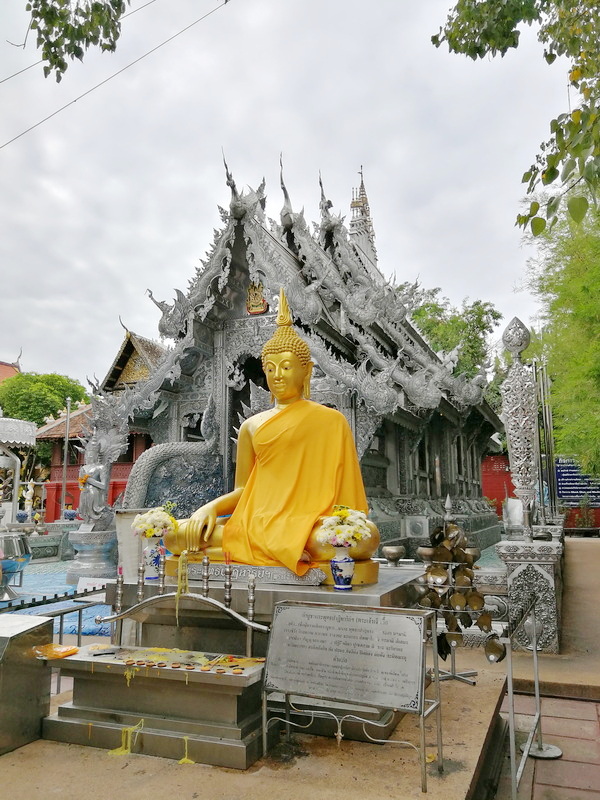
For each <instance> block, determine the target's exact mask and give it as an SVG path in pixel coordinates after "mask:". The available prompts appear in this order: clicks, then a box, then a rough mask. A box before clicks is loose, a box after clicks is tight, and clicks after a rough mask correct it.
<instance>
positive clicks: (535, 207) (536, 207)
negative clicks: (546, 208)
mask: <svg viewBox="0 0 600 800" xmlns="http://www.w3.org/2000/svg"><path fill="white" fill-rule="evenodd" d="M539 210H540V204H539V203H538V202H537V200H534V201H533V203H532V204H531V205H530V206H529V216H530V217H535V215H536V214H537V212H538V211H539Z"/></svg>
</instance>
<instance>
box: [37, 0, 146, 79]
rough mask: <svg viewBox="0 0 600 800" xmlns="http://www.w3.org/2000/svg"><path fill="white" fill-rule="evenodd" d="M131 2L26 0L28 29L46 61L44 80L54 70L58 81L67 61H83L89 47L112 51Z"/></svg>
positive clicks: (122, 0) (114, 0)
mask: <svg viewBox="0 0 600 800" xmlns="http://www.w3.org/2000/svg"><path fill="white" fill-rule="evenodd" d="M129 2H130V0H104V2H100V1H99V0H78V2H77V3H72V2H70V0H29V2H28V3H27V4H26V6H25V8H26V10H27V11H29V13H30V14H31V20H30V22H29V30H33V31H35V32H36V35H37V46H38V48H39V49H40V50H41V51H42V60H43V61H45V62H46V64H45V66H44V74H45V75H46V77H48V75H50V73H51V72H52V71H54V74H55V77H56V80H57V81H60V80H61V78H62V76H63V74H64V72H65V70H66V69H67V67H68V62H67V58H70V59H71V60H72V59H74V58H78V59H79V60H80V61H82V60H83V56H84V53H85V51H86V50H87V49H88V48H89V47H99V48H100V49H101V50H103V51H109V52H113V51H114V50H115V49H116V46H117V41H118V39H119V36H120V35H121V17H122V16H123V14H124V13H125V11H126V10H127V6H128V5H129Z"/></svg>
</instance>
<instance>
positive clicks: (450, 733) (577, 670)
mask: <svg viewBox="0 0 600 800" xmlns="http://www.w3.org/2000/svg"><path fill="white" fill-rule="evenodd" d="M599 567H600V540H586V539H569V540H567V543H566V558H565V596H564V606H563V621H564V635H563V652H562V653H561V655H559V656H541V657H540V674H541V679H542V685H543V694H545V695H547V696H545V697H544V698H543V701H542V713H543V718H542V729H543V732H544V740H545V741H547V742H548V743H551V744H556V745H557V746H559V747H560V748H561V749H562V751H563V756H562V758H561V759H559V760H557V761H540V760H536V761H534V760H533V759H528V761H527V765H526V769H525V773H524V777H523V780H522V782H521V787H520V790H519V794H518V798H519V800H600V727H599V720H600V711H599V709H600V703H598V702H596V701H597V700H600V615H599V614H598V613H597V609H598V607H599V605H600V581H598V578H597V572H598V568H599ZM457 666H458V668H459V669H464V668H467V667H473V668H475V669H477V670H479V675H478V678H477V685H476V686H475V687H470V686H466V685H465V684H460V683H458V682H455V681H447V682H445V683H444V684H443V686H442V691H443V698H444V712H443V719H444V742H445V758H446V771H445V773H444V775H443V776H438V775H437V773H436V770H435V764H431V765H430V770H429V776H430V785H429V793H428V795H427V796H426V797H427V798H428V800H437V799H438V798H440V799H443V800H462V798H464V797H466V796H468V794H469V791H470V787H471V785H472V780H473V774H474V772H475V771H476V769H477V752H478V751H479V749H480V747H481V742H482V740H483V737H484V735H485V731H486V730H487V726H488V724H489V720H490V718H491V715H492V712H493V708H492V706H493V702H494V700H493V698H494V697H496V698H497V697H498V693H499V686H500V684H501V682H502V680H503V678H504V676H505V668H506V664H505V663H504V662H503V663H501V664H498V665H488V664H487V663H486V662H485V661H484V660H483V656H482V654H481V652H479V651H470V652H467V651H459V656H458V657H457ZM515 673H516V676H517V678H518V679H519V681H520V682H521V685H522V686H523V687H524V688H527V682H528V681H530V676H531V655H530V654H527V653H524V654H522V655H517V657H516V658H515ZM65 688H66V687H65V686H63V690H64V689H65ZM574 698H583V699H574ZM63 700H64V698H63ZM532 703H533V699H532V698H531V697H528V696H519V697H517V701H516V712H517V715H518V716H517V723H518V726H519V727H520V728H522V729H524V730H526V729H528V728H529V726H530V722H531V717H530V714H531V712H532V710H533V706H532ZM415 734H416V728H415V726H414V718H411V719H410V720H409V721H408V722H407V723H406V724H402V725H401V726H400V727H399V728H398V730H397V731H396V733H395V734H394V738H395V739H400V738H403V737H404V736H406V738H409V739H410V738H412V737H414V736H415ZM428 740H429V743H430V745H431V746H432V747H433V746H434V745H435V740H434V737H432V734H431V733H430V734H429V735H428ZM0 775H1V776H2V777H1V782H0V786H1V788H0V797H2V798H3V797H4V796H6V797H15V798H23V800H48V798H53V797H56V798H59V797H60V798H65V797H66V798H68V800H70V798H77V800H100V798H103V797H105V796H106V794H109V795H112V794H116V795H118V796H122V797H127V798H131V800H146V799H147V798H149V797H153V796H160V797H163V796H165V795H166V796H168V797H172V798H174V800H194V799H195V798H200V797H210V798H211V799H212V800H241V798H249V800H253V798H259V797H260V798H263V797H264V798H265V800H270V798H272V797H277V800H305V798H306V797H307V796H308V797H311V796H312V797H314V798H315V800H329V798H331V800H333V799H334V798H335V800H338V798H339V797H340V796H342V794H343V796H344V797H345V798H346V800H355V798H356V800H364V798H365V797H369V798H371V800H387V798H390V800H391V799H392V798H394V800H405V798H413V797H415V798H416V797H424V795H422V794H421V792H420V788H419V777H418V770H417V769H416V763H415V759H414V755H413V754H412V753H411V751H406V750H403V749H400V748H395V747H393V746H378V745H371V744H363V743H354V742H350V741H343V742H342V745H341V748H340V749H338V748H337V746H336V743H335V741H333V740H331V739H323V738H322V737H308V736H304V737H303V736H300V737H299V750H298V751H297V752H296V754H295V755H294V754H292V755H291V757H290V758H289V760H286V759H285V758H278V759H273V758H268V759H263V760H261V761H259V762H258V763H257V764H256V765H254V767H252V768H251V769H250V770H248V771H246V772H243V773H240V772H238V771H235V770H227V769H221V768H217V767H207V766H203V765H199V764H195V765H185V766H180V765H179V764H177V763H176V762H174V761H167V760H165V759H157V758H151V757H148V756H141V755H129V756H121V757H119V758H116V757H114V756H110V755H109V754H108V753H107V752H106V751H102V750H96V749H93V748H85V747H78V746H76V745H63V744H59V743H54V742H45V741H38V742H34V743H32V744H30V745H27V746H26V747H23V748H20V749H19V750H17V751H15V752H14V753H8V754H5V755H3V756H1V757H0ZM508 780H509V762H508V759H507V758H505V759H504V769H503V775H502V778H501V784H500V786H499V791H498V795H497V800H509V798H510V797H511V793H510V784H509V782H508ZM472 800H481V799H480V798H478V797H477V796H474V797H472Z"/></svg>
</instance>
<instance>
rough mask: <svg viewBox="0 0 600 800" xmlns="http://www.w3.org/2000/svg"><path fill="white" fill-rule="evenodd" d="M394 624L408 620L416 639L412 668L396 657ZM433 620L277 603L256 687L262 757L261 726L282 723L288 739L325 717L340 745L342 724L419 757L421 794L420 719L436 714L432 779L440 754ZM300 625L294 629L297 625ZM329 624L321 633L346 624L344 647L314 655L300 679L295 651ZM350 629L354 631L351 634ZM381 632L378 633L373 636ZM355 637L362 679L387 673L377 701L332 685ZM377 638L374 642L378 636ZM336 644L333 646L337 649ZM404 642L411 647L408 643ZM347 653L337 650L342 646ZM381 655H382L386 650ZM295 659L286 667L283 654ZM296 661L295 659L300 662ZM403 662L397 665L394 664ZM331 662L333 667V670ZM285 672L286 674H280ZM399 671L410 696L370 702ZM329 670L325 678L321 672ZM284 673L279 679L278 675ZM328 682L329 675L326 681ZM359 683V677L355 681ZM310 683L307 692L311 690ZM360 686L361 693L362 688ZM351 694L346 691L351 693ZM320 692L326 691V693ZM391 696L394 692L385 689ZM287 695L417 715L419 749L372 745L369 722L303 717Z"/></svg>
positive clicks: (313, 714)
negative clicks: (429, 692)
mask: <svg viewBox="0 0 600 800" xmlns="http://www.w3.org/2000/svg"><path fill="white" fill-rule="evenodd" d="M400 618H402V620H403V621H404V620H407V621H408V620H410V622H411V623H414V625H415V627H416V633H417V636H416V639H415V638H414V637H413V636H412V628H409V629H408V630H409V631H411V640H414V641H415V644H416V646H417V652H416V653H413V655H414V657H413V659H412V661H408V662H407V658H408V657H409V656H410V655H411V654H405V653H404V651H403V650H402V642H401V640H400V639H401V636H400V631H399V628H401V627H402V626H401V625H400V624H399V623H400ZM435 620H436V617H435V613H434V612H433V611H429V610H428V611H423V610H419V609H399V608H380V607H377V608H372V607H368V606H352V605H335V604H330V603H310V602H294V601H289V600H285V601H283V602H281V603H277V605H276V606H275V609H274V614H273V621H272V624H271V635H270V637H269V645H268V650H267V658H266V663H265V673H264V682H263V752H264V754H266V753H267V739H268V737H267V732H268V727H269V725H270V724H272V723H273V722H275V721H279V722H283V723H284V724H285V725H286V732H287V737H288V740H289V739H290V734H291V726H294V727H296V728H300V729H303V728H307V727H309V726H310V725H311V724H312V722H313V721H314V720H315V719H318V718H328V719H334V720H335V721H336V722H337V732H336V734H335V736H336V739H337V740H338V743H339V742H340V741H341V739H342V738H343V734H342V726H343V724H344V722H346V721H352V722H362V723H363V725H362V729H363V733H364V735H365V737H366V738H367V739H368V740H369V741H372V742H377V743H379V744H395V745H400V746H404V747H411V748H412V749H414V750H416V751H417V753H418V754H419V761H420V767H421V790H422V791H423V792H426V791H427V750H426V741H425V720H426V718H427V717H428V716H429V715H430V714H431V713H434V712H435V714H436V723H437V764H438V772H440V773H441V772H443V768H444V767H443V747H442V722H441V698H440V683H439V665H438V653H437V641H436V637H435V636H432V637H429V636H428V632H429V631H430V630H432V629H433V630H435ZM299 621H300V622H301V623H302V625H301V626H300V625H298V622H299ZM327 624H329V628H328V630H333V629H334V627H333V626H339V625H344V624H345V625H346V628H345V630H346V631H347V643H344V642H342V644H341V647H339V648H338V649H336V650H335V651H328V652H319V655H318V658H317V663H316V664H307V670H306V674H302V662H301V661H298V660H297V657H296V656H297V654H298V651H301V650H302V645H303V640H304V643H306V641H307V640H310V638H311V626H312V633H313V636H314V639H315V640H316V641H319V640H320V641H323V637H324V636H325V633H324V630H325V628H324V625H325V626H327ZM353 624H356V625H358V626H360V630H359V628H358V627H357V628H356V629H355V630H352V627H348V626H352V625H353ZM381 632H383V633H381ZM364 634H367V636H366V638H361V642H362V645H361V651H360V652H361V659H360V663H361V668H363V667H364V670H365V671H366V672H367V673H368V672H369V670H370V671H371V672H370V675H371V676H372V675H373V674H374V672H373V670H377V669H381V667H382V665H383V664H384V662H387V663H385V666H386V668H387V673H386V676H385V679H384V683H387V687H386V688H384V690H383V692H382V693H380V694H379V695H378V692H377V687H376V688H375V689H372V688H371V686H369V688H368V689H367V690H366V692H365V695H366V696H361V694H360V691H358V692H357V687H356V685H355V684H354V685H353V684H352V682H351V681H347V682H346V688H345V689H344V688H341V689H340V681H338V680H336V678H335V674H334V673H335V671H336V670H337V671H340V670H344V669H345V667H343V666H342V667H340V666H336V663H344V662H343V658H344V656H346V655H350V654H352V655H353V656H355V655H356V652H357V651H356V650H355V649H354V650H353V649H352V648H353V647H356V641H357V638H356V637H358V636H361V637H364ZM380 634H381V635H380ZM429 641H431V643H432V652H433V668H432V670H431V672H430V677H431V682H432V684H433V686H434V696H433V698H431V699H430V698H426V697H425V688H426V676H427V665H426V651H425V648H426V645H427V643H428V642H429ZM339 643H340V640H339V639H338V644H339ZM411 643H412V642H411ZM345 646H346V647H347V648H348V649H347V651H344V647H345ZM386 648H387V652H385V651H386ZM288 652H290V653H295V654H296V655H295V656H294V655H292V656H290V662H289V663H288V664H286V654H287V653H288ZM300 657H301V656H300ZM400 661H402V662H404V663H403V664H402V665H400V664H399V662H400ZM334 662H336V663H334ZM286 667H288V669H287V671H286ZM400 669H404V670H407V669H409V670H410V671H411V672H412V674H413V677H414V680H413V682H412V684H411V685H412V686H413V687H416V688H415V690H414V692H413V689H412V688H411V690H410V691H411V695H412V696H411V697H410V698H407V697H406V694H405V695H404V697H403V695H402V689H401V687H400V686H397V690H398V692H399V693H398V694H397V695H396V696H392V695H389V697H388V699H389V701H390V702H388V703H387V704H385V705H383V704H382V703H379V702H377V697H378V696H379V697H381V696H385V695H386V692H388V693H389V688H390V682H391V683H392V684H393V681H394V680H397V679H398V678H399V674H398V672H399V671H400ZM328 670H329V673H328ZM284 672H285V674H284ZM331 676H334V677H333V679H332V678H331ZM363 677H364V676H363ZM328 678H329V679H330V680H331V681H332V682H331V685H330V687H329V688H330V689H331V691H329V692H327V693H325V694H323V693H322V690H321V691H320V690H319V687H318V685H317V683H318V682H319V681H320V680H323V681H324V682H325V683H326V682H327V680H328ZM311 682H312V683H313V684H314V686H311ZM366 685H367V684H366V682H363V686H365V687H366ZM351 687H352V688H351ZM325 688H328V687H327V686H326V687H325ZM392 691H396V689H392ZM273 692H278V693H281V694H283V695H284V699H285V717H279V716H271V717H270V718H269V716H268V710H269V709H268V696H269V695H270V694H272V693H273ZM291 696H295V697H299V698H312V699H315V700H321V701H326V702H328V703H335V702H342V703H348V702H351V703H355V704H357V705H359V706H362V707H364V708H377V709H381V708H389V709H390V710H391V711H402V712H405V713H413V714H418V716H419V729H420V736H419V746H417V745H415V744H413V743H412V742H407V741H396V740H391V741H390V740H387V739H379V738H376V737H374V736H372V735H371V733H369V731H368V730H367V728H371V729H373V728H377V727H379V728H383V727H385V724H386V723H385V722H384V723H381V722H374V721H373V720H370V719H365V718H364V717H360V716H358V715H357V714H343V715H339V714H335V713H334V712H333V711H327V710H307V709H305V708H298V707H297V706H295V705H294V704H293V703H292V702H291V699H290V698H291ZM291 711H293V712H294V713H295V714H296V715H299V716H304V717H308V722H307V724H306V725H302V724H300V723H297V722H292V721H291V719H290V714H291Z"/></svg>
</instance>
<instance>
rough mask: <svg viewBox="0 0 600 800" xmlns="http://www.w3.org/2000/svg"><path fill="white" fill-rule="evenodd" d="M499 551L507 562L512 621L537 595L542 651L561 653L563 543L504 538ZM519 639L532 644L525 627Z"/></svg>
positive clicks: (500, 556) (499, 544) (500, 555)
mask: <svg viewBox="0 0 600 800" xmlns="http://www.w3.org/2000/svg"><path fill="white" fill-rule="evenodd" d="M496 552H497V553H498V556H499V558H500V559H502V561H503V562H504V563H505V564H506V573H507V580H508V599H509V615H510V618H511V620H514V619H517V618H518V617H519V616H520V612H521V609H522V608H523V607H524V606H525V605H527V604H528V602H529V600H530V598H531V597H532V596H534V597H535V598H536V605H535V613H536V620H537V622H538V624H541V632H539V634H538V650H540V651H542V652H544V653H558V652H559V647H560V614H561V605H562V566H561V564H562V562H561V556H562V553H563V545H562V543H561V542H558V541H551V542H535V541H534V542H525V541H503V542H499V543H498V544H497V545H496ZM517 638H518V641H519V642H520V643H521V644H523V645H525V646H527V645H529V644H530V639H529V637H528V635H527V633H526V630H524V629H521V633H520V634H519V635H518V637H517Z"/></svg>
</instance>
